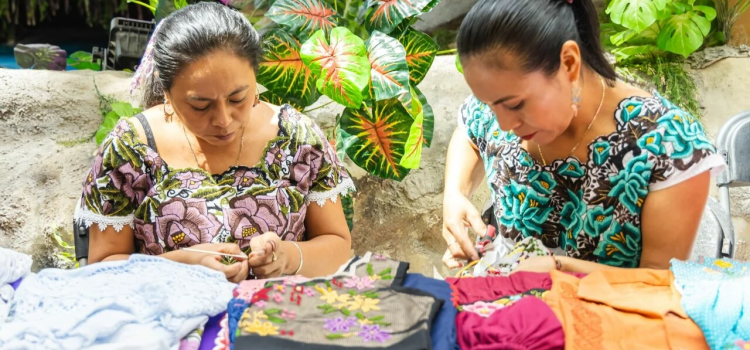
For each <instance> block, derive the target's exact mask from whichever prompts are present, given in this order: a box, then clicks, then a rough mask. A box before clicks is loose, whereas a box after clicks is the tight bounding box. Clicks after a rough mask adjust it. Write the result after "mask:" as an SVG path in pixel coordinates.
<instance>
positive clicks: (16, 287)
mask: <svg viewBox="0 0 750 350" xmlns="http://www.w3.org/2000/svg"><path fill="white" fill-rule="evenodd" d="M21 280H23V278H21V279H19V280H18V281H15V282H13V283H11V284H10V286H11V287H13V289H18V286H19V285H20V284H21Z"/></svg>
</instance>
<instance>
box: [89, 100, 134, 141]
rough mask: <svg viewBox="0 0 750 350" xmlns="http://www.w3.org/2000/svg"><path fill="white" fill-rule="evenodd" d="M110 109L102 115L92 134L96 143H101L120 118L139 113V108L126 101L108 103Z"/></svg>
mask: <svg viewBox="0 0 750 350" xmlns="http://www.w3.org/2000/svg"><path fill="white" fill-rule="evenodd" d="M110 109H111V110H110V111H109V112H107V114H105V115H104V120H103V121H102V124H101V125H99V129H98V130H97V131H96V134H95V135H94V139H95V140H96V144H97V145H101V144H102V142H103V141H104V139H105V138H106V137H107V135H109V133H110V132H111V131H112V129H114V128H115V125H117V122H118V121H120V118H129V117H132V116H134V115H136V114H138V113H141V109H140V108H137V107H133V106H132V105H131V104H130V103H128V102H114V103H112V104H111V105H110Z"/></svg>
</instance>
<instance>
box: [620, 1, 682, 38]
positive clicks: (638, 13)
mask: <svg viewBox="0 0 750 350" xmlns="http://www.w3.org/2000/svg"><path fill="white" fill-rule="evenodd" d="M669 1H671V0H612V2H610V3H609V6H607V10H606V13H607V14H608V15H610V18H612V22H615V23H617V24H619V25H622V26H624V27H625V28H628V29H632V30H634V31H636V32H640V31H642V30H644V29H646V28H648V27H649V26H650V25H652V24H654V22H656V19H657V16H658V13H659V11H660V10H663V9H664V8H665V7H666V6H667V3H668V2H669Z"/></svg>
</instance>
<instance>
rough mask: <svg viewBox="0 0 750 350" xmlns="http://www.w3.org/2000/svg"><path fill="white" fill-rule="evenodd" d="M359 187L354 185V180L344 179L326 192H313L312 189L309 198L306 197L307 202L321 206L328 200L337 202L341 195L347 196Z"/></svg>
mask: <svg viewBox="0 0 750 350" xmlns="http://www.w3.org/2000/svg"><path fill="white" fill-rule="evenodd" d="M356 190H357V189H356V188H355V187H354V182H353V181H352V179H344V181H342V182H341V183H340V184H339V185H338V186H336V187H335V188H333V189H331V190H330V191H325V192H313V191H311V192H310V193H309V194H308V195H307V198H305V202H306V203H307V204H310V203H312V202H315V203H318V205H319V206H321V207H322V206H323V205H324V204H326V201H327V200H329V199H330V200H331V202H333V203H336V201H337V200H338V199H339V196H346V195H348V194H349V193H352V192H355V191H356Z"/></svg>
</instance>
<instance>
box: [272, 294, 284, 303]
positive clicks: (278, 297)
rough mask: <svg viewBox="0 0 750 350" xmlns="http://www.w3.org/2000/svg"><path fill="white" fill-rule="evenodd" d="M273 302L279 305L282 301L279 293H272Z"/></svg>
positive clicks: (282, 297) (282, 298)
mask: <svg viewBox="0 0 750 350" xmlns="http://www.w3.org/2000/svg"><path fill="white" fill-rule="evenodd" d="M273 301H275V302H276V303H277V304H281V302H282V301H284V296H283V295H281V294H280V293H273Z"/></svg>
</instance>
